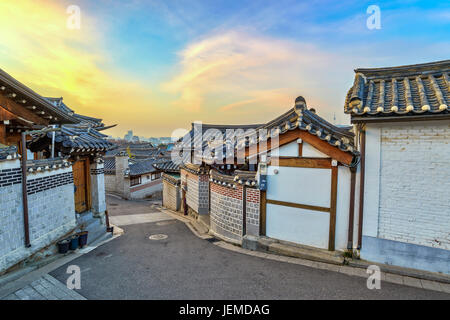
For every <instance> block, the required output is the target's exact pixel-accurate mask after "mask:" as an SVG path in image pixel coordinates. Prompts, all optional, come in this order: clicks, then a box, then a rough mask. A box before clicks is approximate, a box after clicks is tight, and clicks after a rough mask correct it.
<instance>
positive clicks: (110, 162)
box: [103, 157, 116, 174]
mask: <svg viewBox="0 0 450 320" xmlns="http://www.w3.org/2000/svg"><path fill="white" fill-rule="evenodd" d="M103 159H104V164H103V166H104V169H105V174H114V173H115V172H116V159H115V158H114V157H104V158H103Z"/></svg>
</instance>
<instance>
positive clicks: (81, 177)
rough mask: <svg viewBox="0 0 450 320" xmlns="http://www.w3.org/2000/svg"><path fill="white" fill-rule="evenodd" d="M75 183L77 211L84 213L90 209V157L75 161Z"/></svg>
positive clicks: (73, 169) (73, 167) (73, 168)
mask: <svg viewBox="0 0 450 320" xmlns="http://www.w3.org/2000/svg"><path fill="white" fill-rule="evenodd" d="M72 171H73V184H74V198H75V211H76V212H77V213H82V212H85V211H87V210H89V209H90V207H91V204H90V202H91V201H90V196H91V192H90V189H91V188H90V185H91V183H90V172H89V159H88V158H85V159H80V160H77V161H75V162H74V163H73V165H72Z"/></svg>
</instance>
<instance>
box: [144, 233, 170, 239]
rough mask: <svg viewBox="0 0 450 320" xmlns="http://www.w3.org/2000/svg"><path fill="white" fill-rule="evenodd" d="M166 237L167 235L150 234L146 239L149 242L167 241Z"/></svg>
mask: <svg viewBox="0 0 450 320" xmlns="http://www.w3.org/2000/svg"><path fill="white" fill-rule="evenodd" d="M167 237H168V235H167V234H162V233H159V234H152V235H151V236H150V237H148V238H149V239H150V240H164V239H167Z"/></svg>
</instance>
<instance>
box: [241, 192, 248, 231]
mask: <svg viewBox="0 0 450 320" xmlns="http://www.w3.org/2000/svg"><path fill="white" fill-rule="evenodd" d="M242 199H243V202H242V236H245V235H246V233H247V188H246V187H245V185H243V190H242Z"/></svg>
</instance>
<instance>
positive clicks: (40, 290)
mask: <svg viewBox="0 0 450 320" xmlns="http://www.w3.org/2000/svg"><path fill="white" fill-rule="evenodd" d="M2 300H86V298H85V297H83V296H82V295H80V294H78V293H77V292H76V291H74V290H71V289H68V288H67V286H65V285H64V284H62V283H61V282H59V281H58V280H57V279H55V278H53V277H52V276H51V275H49V274H46V275H44V276H42V277H40V278H39V279H37V280H35V281H33V282H32V283H30V284H29V285H27V286H25V287H23V288H21V289H19V290H17V291H16V292H14V293H12V294H10V295H8V296H6V297H4V298H3V299H2Z"/></svg>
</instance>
